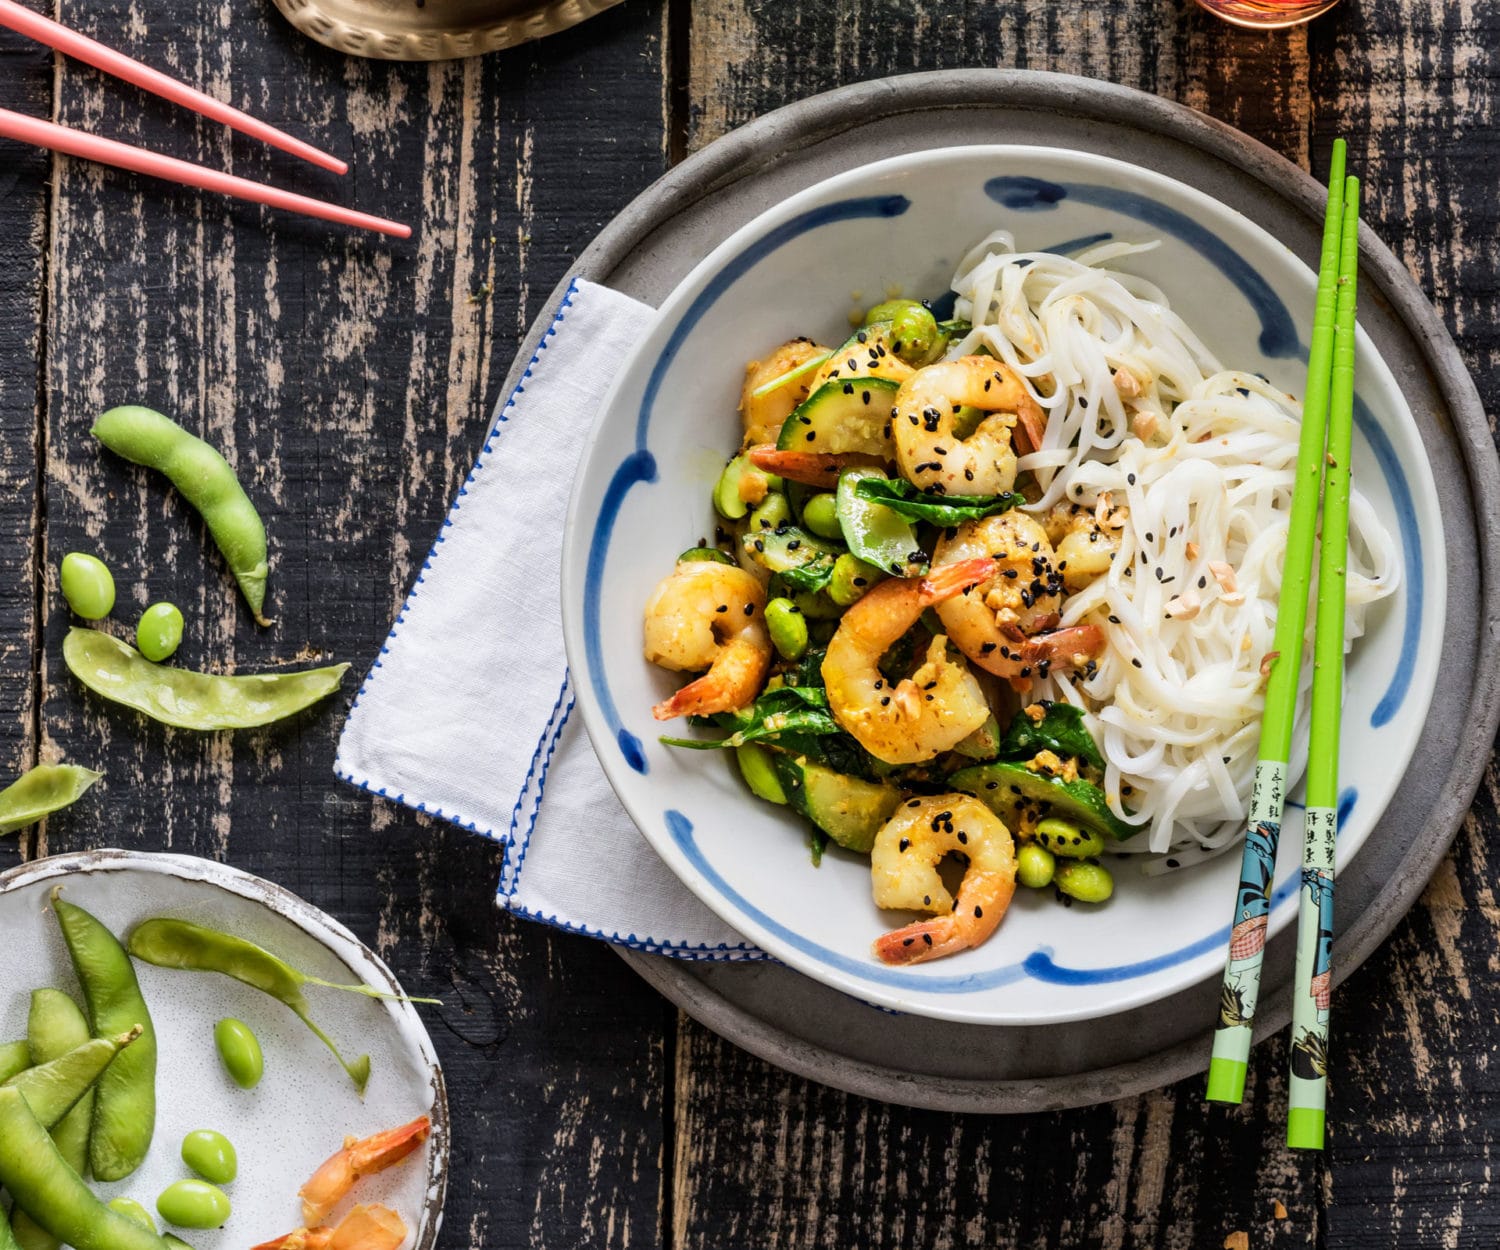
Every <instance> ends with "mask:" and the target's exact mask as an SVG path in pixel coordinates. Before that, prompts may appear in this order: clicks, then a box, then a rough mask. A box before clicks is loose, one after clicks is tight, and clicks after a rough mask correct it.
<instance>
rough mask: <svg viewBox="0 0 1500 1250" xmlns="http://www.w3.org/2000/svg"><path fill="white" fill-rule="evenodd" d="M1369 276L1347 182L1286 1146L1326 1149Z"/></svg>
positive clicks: (1353, 186)
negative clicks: (1360, 311) (1364, 277)
mask: <svg viewBox="0 0 1500 1250" xmlns="http://www.w3.org/2000/svg"><path fill="white" fill-rule="evenodd" d="M1358 274H1359V179H1358V178H1350V179H1349V180H1348V181H1347V182H1346V183H1345V184H1344V221H1343V243H1342V245H1341V246H1340V249H1339V294H1338V311H1337V314H1336V316H1335V323H1334V326H1335V328H1334V344H1333V386H1332V398H1331V400H1330V406H1329V412H1328V456H1327V461H1328V465H1327V469H1326V470H1325V472H1324V475H1323V539H1322V544H1323V545H1322V549H1321V550H1320V551H1319V553H1318V611H1317V638H1316V640H1315V641H1314V643H1313V680H1312V724H1311V727H1310V728H1309V730H1308V758H1307V821H1306V824H1305V825H1304V826H1303V834H1302V888H1301V899H1300V910H1299V911H1298V913H1297V974H1296V979H1295V980H1294V981H1293V982H1292V1076H1291V1083H1290V1086H1289V1089H1288V1096H1287V1102H1288V1107H1287V1124H1286V1144H1287V1145H1288V1146H1295V1147H1297V1148H1299V1149H1303V1150H1321V1149H1322V1148H1323V1123H1324V1102H1325V1098H1326V1095H1327V1089H1328V1010H1329V997H1330V995H1331V993H1332V990H1333V970H1332V953H1333V848H1334V841H1335V839H1336V837H1337V836H1338V828H1339V813H1338V804H1339V717H1340V709H1341V706H1342V703H1343V698H1344V597H1345V596H1344V591H1345V583H1346V581H1347V566H1348V562H1349V457H1350V454H1351V448H1352V446H1353V442H1354V326H1355V317H1354V305H1355V296H1356V287H1357V285H1358Z"/></svg>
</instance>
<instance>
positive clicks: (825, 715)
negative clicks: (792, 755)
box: [661, 686, 840, 751]
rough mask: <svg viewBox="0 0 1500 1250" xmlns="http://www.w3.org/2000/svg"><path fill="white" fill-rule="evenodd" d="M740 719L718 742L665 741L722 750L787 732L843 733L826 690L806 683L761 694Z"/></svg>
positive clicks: (809, 734) (696, 748) (664, 741)
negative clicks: (808, 685)
mask: <svg viewBox="0 0 1500 1250" xmlns="http://www.w3.org/2000/svg"><path fill="white" fill-rule="evenodd" d="M736 720H739V721H741V722H742V723H741V724H740V725H739V727H738V728H736V729H735V730H734V732H733V733H731V734H730V735H729V737H727V738H720V739H718V740H717V741H707V740H704V739H701V738H662V739H661V742H662V744H663V745H664V746H669V747H684V748H686V749H687V750H689V751H718V750H722V749H724V748H726V747H737V746H742V745H743V744H745V743H746V742H760V741H762V740H764V739H770V740H772V741H775V740H777V739H779V738H780V737H781V735H783V734H796V735H798V736H799V737H801V736H804V735H805V736H807V737H814V738H815V737H822V736H823V735H825V734H836V733H839V732H840V730H839V727H838V724H837V723H836V722H835V721H834V719H833V713H832V712H830V711H829V710H828V696H827V695H826V694H825V693H824V692H823V691H822V690H817V689H811V688H808V687H802V686H783V687H781V689H779V690H772V691H769V692H768V693H766V694H763V695H761V696H760V698H758V699H757V700H756V701H755V703H754V704H753V705H752V706H751V708H750V709H749V715H748V717H746V716H745V714H744V713H740V714H739V715H738V716H737V717H736ZM725 727H726V728H728V726H725Z"/></svg>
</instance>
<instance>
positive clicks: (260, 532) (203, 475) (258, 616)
mask: <svg viewBox="0 0 1500 1250" xmlns="http://www.w3.org/2000/svg"><path fill="white" fill-rule="evenodd" d="M92 432H93V435H94V437H95V438H97V439H98V440H99V441H100V442H101V443H103V444H104V445H105V446H106V447H108V448H109V449H110V451H112V452H114V453H115V455H117V456H123V457H124V458H125V459H126V460H129V461H131V462H132V463H134V464H142V465H145V466H146V467H147V468H150V469H156V470H157V471H158V472H161V473H164V474H166V475H167V478H168V479H169V480H170V481H171V483H172V485H173V486H175V487H176V488H177V489H178V491H179V492H180V493H181V495H182V497H183V498H184V499H186V500H187V501H188V503H190V504H192V505H193V507H194V508H196V509H197V510H198V513H199V515H200V516H202V517H203V520H204V521H205V522H206V523H207V525H208V532H209V533H210V534H212V535H213V538H214V542H215V543H217V544H218V547H219V550H220V551H221V552H223V554H224V559H225V561H226V562H227V563H228V565H229V569H230V571H231V572H232V573H233V574H234V576H235V580H236V581H238V582H239V584H240V590H241V592H242V593H243V594H244V596H245V602H246V603H248V604H249V605H250V611H251V612H252V613H253V614H254V616H255V620H256V623H257V624H259V625H269V624H270V623H271V622H270V621H268V620H267V619H266V617H265V615H264V613H263V611H262V609H263V608H264V606H265V601H266V576H267V574H268V573H269V571H270V565H269V563H268V560H267V555H266V527H265V526H264V525H263V524H261V519H260V514H259V513H258V512H256V510H255V505H254V504H253V503H251V502H250V496H249V495H247V494H245V488H244V487H243V486H241V485H240V481H239V478H237V477H236V476H235V475H234V470H233V469H232V468H230V466H229V462H228V461H227V460H225V459H224V457H223V456H221V455H220V454H219V453H218V452H217V451H215V450H214V449H213V448H212V447H210V446H209V445H208V444H207V443H205V442H204V441H203V440H202V439H201V438H198V437H197V436H196V435H193V434H189V433H188V432H187V431H186V430H185V429H183V428H182V426H180V425H178V424H177V422H175V421H173V420H171V419H170V418H168V417H164V416H162V414H161V413H159V412H154V411H152V410H151V409H150V408H142V407H139V406H137V405H135V404H126V405H124V406H123V407H120V408H111V409H110V410H109V411H108V412H106V413H105V414H104V415H103V416H101V417H100V418H99V419H98V420H97V421H96V422H94V428H93V431H92Z"/></svg>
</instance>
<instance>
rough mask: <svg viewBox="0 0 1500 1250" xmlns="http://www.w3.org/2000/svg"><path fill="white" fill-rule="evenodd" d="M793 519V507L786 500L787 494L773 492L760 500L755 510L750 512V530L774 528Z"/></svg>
mask: <svg viewBox="0 0 1500 1250" xmlns="http://www.w3.org/2000/svg"><path fill="white" fill-rule="evenodd" d="M791 519H792V508H791V505H790V504H789V503H787V501H786V496H785V495H782V494H779V493H775V492H773V493H771V494H769V495H767V496H766V497H765V498H764V499H762V500H761V501H760V504H759V505H758V506H757V507H756V509H755V511H754V512H752V513H751V514H750V532H751V533H752V534H753V533H754V532H755V531H756V530H773V529H775V528H776V527H777V526H778V525H786V524H788V523H789V522H790V521H791Z"/></svg>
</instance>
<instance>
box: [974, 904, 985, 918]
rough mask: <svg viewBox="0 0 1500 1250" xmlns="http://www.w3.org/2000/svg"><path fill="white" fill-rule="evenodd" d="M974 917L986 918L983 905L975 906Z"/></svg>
mask: <svg viewBox="0 0 1500 1250" xmlns="http://www.w3.org/2000/svg"><path fill="white" fill-rule="evenodd" d="M974 919H975V920H983V919H984V908H983V907H975V908H974Z"/></svg>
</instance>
